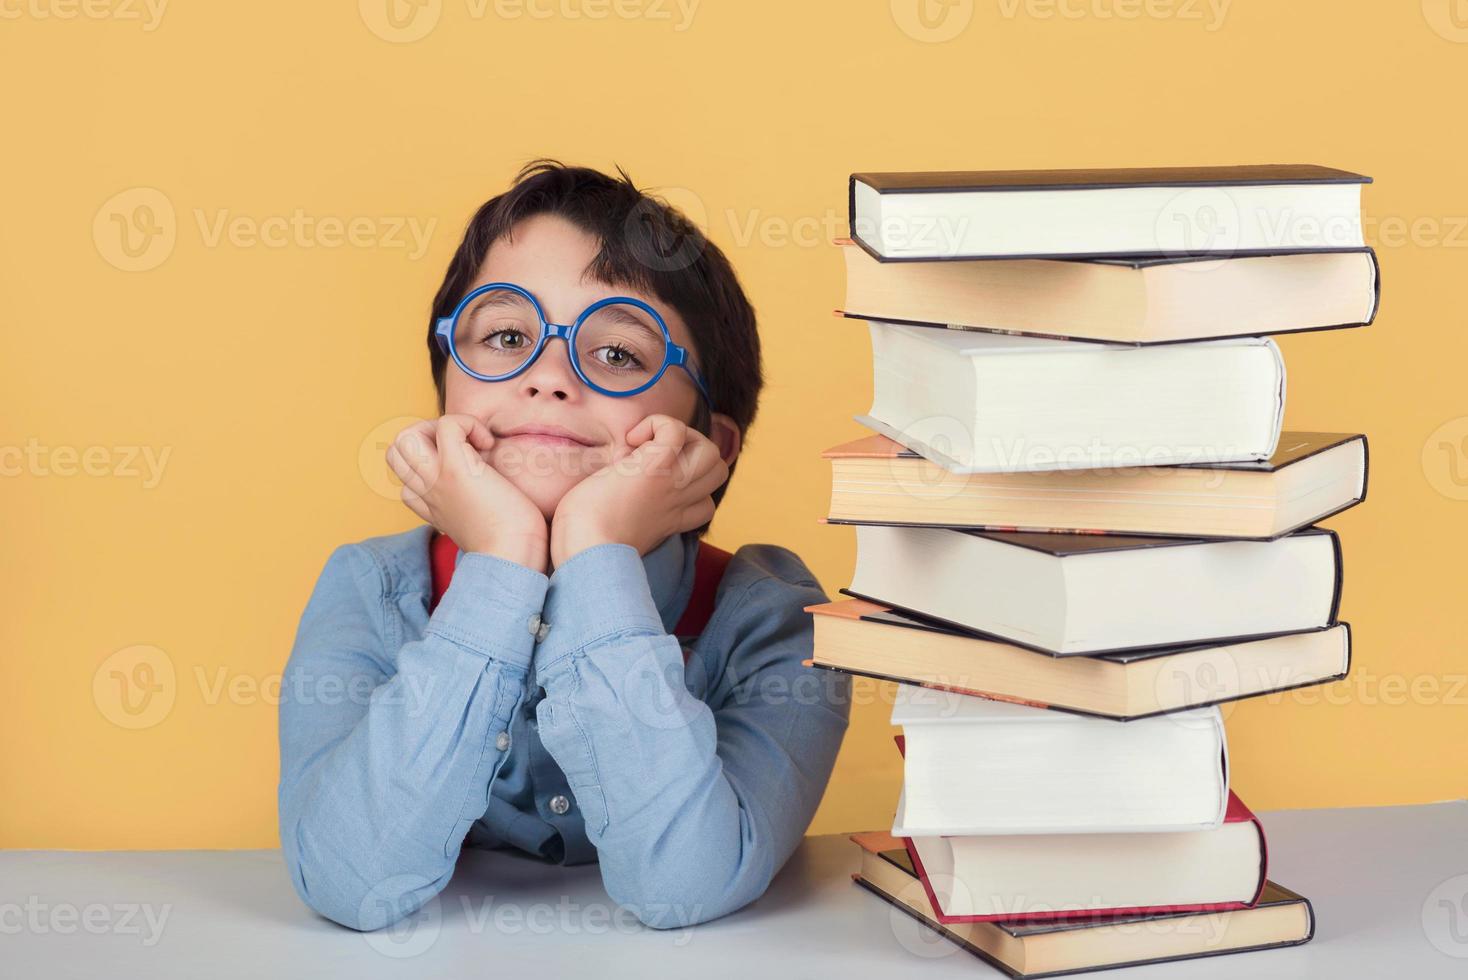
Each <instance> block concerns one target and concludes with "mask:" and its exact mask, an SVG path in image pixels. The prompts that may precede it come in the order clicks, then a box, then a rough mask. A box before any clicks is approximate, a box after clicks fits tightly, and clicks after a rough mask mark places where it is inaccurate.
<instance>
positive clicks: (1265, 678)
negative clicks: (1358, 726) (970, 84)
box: [809, 166, 1379, 976]
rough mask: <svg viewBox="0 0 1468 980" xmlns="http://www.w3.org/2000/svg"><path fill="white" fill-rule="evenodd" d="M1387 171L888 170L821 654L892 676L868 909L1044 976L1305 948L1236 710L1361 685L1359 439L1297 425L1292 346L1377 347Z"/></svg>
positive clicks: (1304, 912) (859, 315) (832, 662)
mask: <svg viewBox="0 0 1468 980" xmlns="http://www.w3.org/2000/svg"><path fill="white" fill-rule="evenodd" d="M1368 182H1369V178H1366V177H1362V176H1360V175H1357V174H1351V173H1346V172H1344V171H1339V170H1332V169H1329V168H1325V167H1315V166H1248V167H1224V168H1213V169H1151V170H1127V171H1085V172H1080V171H1074V172H1073V171H1038V172H1006V173H900V174H898V173H866V174H854V175H853V176H852V177H851V185H850V188H851V189H850V210H851V214H850V218H851V226H852V235H853V239H852V240H848V241H844V242H842V243H841V245H842V247H843V249H844V252H845V255H846V262H847V296H846V303H845V306H844V308H843V309H842V310H839V311H838V313H839V314H841V315H842V316H844V317H847V318H850V319H852V320H860V321H866V322H867V324H868V329H869V332H870V335H871V341H872V351H873V372H874V373H873V377H874V384H873V398H872V405H871V408H870V410H869V411H868V412H867V413H866V414H865V415H861V416H858V417H857V420H858V421H859V422H861V423H863V424H864V425H865V426H866V427H867V428H868V429H870V430H872V431H871V434H869V435H867V436H864V437H863V438H860V439H856V440H854V441H851V442H846V443H843V444H842V445H839V446H834V447H832V448H831V449H829V450H827V451H826V452H825V453H824V454H823V455H824V456H825V457H826V458H827V459H829V460H830V462H831V466H832V491H831V506H830V511H829V514H828V516H827V517H826V518H825V520H826V522H827V523H831V524H851V525H854V526H855V527H856V537H857V561H856V570H855V573H854V576H853V578H852V581H851V584H850V587H849V588H845V589H842V590H841V592H842V593H844V594H845V596H846V598H842V599H839V600H837V601H834V602H829V603H823V604H821V605H817V606H812V607H810V608H809V611H810V612H811V613H813V614H814V622H815V640H814V651H813V655H812V660H811V663H812V664H814V665H815V666H819V667H825V668H829V669H833V670H844V671H848V672H851V673H855V674H861V675H866V676H869V677H875V678H881V679H884V680H890V681H896V682H898V683H897V689H896V697H895V701H894V705H893V710H892V724H893V725H895V726H898V727H900V728H901V730H902V733H901V734H900V735H898V736H897V737H896V738H895V742H896V743H897V749H898V750H899V751H900V752H902V757H903V787H902V792H901V795H900V797H899V799H898V800H897V804H896V812H895V817H894V820H893V824H892V826H891V828H890V829H883V830H879V831H873V832H869V833H862V834H856V835H854V836H853V838H852V840H853V841H855V843H856V844H857V845H858V848H859V851H860V858H861V868H860V871H859V872H858V873H857V874H855V875H854V878H855V879H856V881H857V882H858V883H859V884H860V885H862V886H863V887H865V888H867V889H869V890H870V891H872V892H874V893H876V894H877V895H880V896H881V897H883V898H884V899H886V900H887V901H889V902H890V903H892V905H893V906H895V907H896V908H898V909H901V910H902V911H903V912H905V913H907V914H908V915H911V916H913V917H914V918H916V919H918V920H920V921H921V922H923V923H926V924H927V925H929V926H931V927H932V928H933V929H934V930H937V931H938V932H939V933H941V934H942V935H943V936H945V937H947V938H948V939H950V940H952V941H953V942H954V943H956V944H958V945H959V946H960V947H962V948H964V949H967V950H969V951H971V952H973V953H975V954H977V955H978V956H980V957H982V958H983V959H985V960H987V961H989V962H990V963H992V964H993V965H996V966H998V967H999V968H1001V969H1003V970H1004V971H1006V972H1008V973H1010V974H1012V975H1015V976H1042V975H1052V974H1057V973H1068V972H1076V971H1082V970H1092V969H1102V968H1107V967H1115V966H1122V965H1130V964H1137V963H1151V962H1160V961H1166V960H1172V959H1180V958H1188V957H1195V956H1207V955H1216V954H1220V953H1229V952H1239V951H1243V950H1257V949H1264V948H1269V947H1276V946H1287V945H1294V944H1298V943H1303V942H1306V941H1308V940H1309V938H1310V937H1311V935H1312V934H1313V931H1314V913H1313V910H1312V909H1311V907H1310V904H1309V902H1308V901H1306V900H1305V899H1304V898H1302V897H1301V896H1299V895H1297V894H1295V893H1294V892H1291V891H1289V890H1288V889H1286V888H1284V887H1283V886H1281V885H1279V884H1276V883H1274V882H1272V881H1270V880H1269V879H1268V877H1267V862H1266V854H1267V850H1266V846H1265V838H1264V830H1263V827H1262V826H1261V825H1260V823H1259V821H1258V820H1257V819H1255V817H1254V815H1253V814H1252V813H1251V812H1250V811H1249V808H1248V807H1247V806H1246V805H1245V804H1244V802H1243V801H1242V800H1240V799H1239V798H1238V796H1236V795H1235V794H1234V793H1233V792H1232V791H1231V790H1230V788H1229V766H1228V748H1227V740H1226V737H1225V733H1224V725H1223V717H1222V713H1221V711H1220V709H1219V705H1220V704H1224V703H1226V702H1231V701H1234V700H1237V699H1240V698H1249V697H1257V696H1259V695H1263V694H1269V693H1273V692H1280V691H1285V690H1289V689H1292V688H1299V687H1304V686H1308V685H1315V684H1323V683H1326V682H1329V681H1332V680H1337V679H1339V678H1342V677H1344V676H1346V673H1347V671H1348V670H1349V667H1350V661H1351V632H1350V627H1349V625H1348V624H1346V623H1344V622H1340V621H1339V620H1338V618H1337V612H1338V609H1339V606H1340V596H1341V546H1340V541H1339V539H1338V537H1337V536H1336V534H1335V533H1334V532H1333V531H1330V530H1328V529H1326V528H1322V527H1319V526H1317V522H1318V521H1320V520H1322V519H1324V518H1326V517H1328V516H1330V515H1332V514H1335V513H1337V512H1339V511H1342V510H1344V509H1346V508H1348V507H1351V506H1354V505H1355V504H1357V503H1359V502H1361V501H1362V500H1363V499H1364V498H1365V495H1366V474H1367V446H1366V439H1365V437H1364V436H1362V435H1359V434H1353V433H1330V432H1290V431H1283V432H1282V431H1281V426H1282V421H1283V415H1284V400H1285V370H1284V363H1283V360H1282V358H1281V356H1280V351H1279V348H1278V346H1277V345H1276V343H1275V341H1274V340H1272V339H1270V336H1269V335H1271V334H1278V333H1287V332H1295V331H1304V330H1325V329H1332V328H1342V327H1354V326H1362V325H1365V324H1367V323H1370V322H1371V320H1372V319H1373V318H1374V316H1375V313H1376V309H1377V305H1378V300H1379V284H1378V267H1377V263H1376V257H1375V254H1374V253H1373V252H1372V250H1371V249H1370V248H1368V247H1366V245H1365V244H1364V242H1363V240H1362V237H1361V221H1360V191H1361V186H1362V185H1363V184H1365V183H1368Z"/></svg>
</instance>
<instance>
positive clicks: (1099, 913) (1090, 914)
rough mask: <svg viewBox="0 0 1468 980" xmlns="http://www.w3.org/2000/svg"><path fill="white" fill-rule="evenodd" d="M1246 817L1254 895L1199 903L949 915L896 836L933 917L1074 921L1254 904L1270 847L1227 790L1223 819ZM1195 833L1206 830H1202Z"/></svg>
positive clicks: (914, 855)
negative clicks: (1253, 849)
mask: <svg viewBox="0 0 1468 980" xmlns="http://www.w3.org/2000/svg"><path fill="white" fill-rule="evenodd" d="M893 740H894V741H895V742H896V743H897V751H898V752H903V751H904V749H905V747H906V745H905V742H904V739H903V737H902V736H901V735H896V736H893ZM1245 820H1247V821H1249V822H1250V823H1252V824H1253V825H1254V831H1255V832H1256V833H1257V834H1258V835H1259V883H1258V884H1257V885H1256V886H1255V888H1254V895H1253V897H1251V898H1250V899H1249V900H1248V901H1247V902H1212V903H1207V904H1202V905H1153V906H1127V907H1117V908H1095V909H1050V910H1046V911H1035V912H1029V913H1024V912H1019V913H1015V912H1003V913H998V914H994V915H949V914H948V913H946V912H944V911H943V907H942V906H941V905H939V904H938V896H937V895H935V894H934V893H933V886H932V885H931V884H930V883H929V882H928V873H927V871H925V870H924V869H923V862H922V860H921V859H920V858H919V857H918V852H917V848H916V847H914V846H913V843H912V839H911V838H908V837H897V838H895V839H896V840H899V841H901V842H902V844H903V846H904V847H905V848H906V849H907V856H908V859H909V860H910V861H912V866H913V868H914V870H916V871H917V876H918V880H919V881H921V882H922V884H923V891H924V893H926V894H927V896H928V904H929V905H931V906H932V908H933V915H934V917H935V918H936V919H937V920H938V921H939V922H941V923H943V924H945V925H949V924H952V923H955V922H1058V921H1062V920H1064V921H1074V920H1077V919H1088V918H1096V919H1109V918H1113V917H1115V916H1120V915H1126V916H1133V915H1163V914H1168V913H1183V912H1228V911H1233V910H1236V909H1248V908H1253V907H1254V906H1255V905H1257V904H1258V902H1259V897H1260V895H1262V894H1263V892H1264V882H1265V875H1266V872H1267V871H1268V868H1269V848H1268V846H1267V843H1266V841H1265V838H1264V825H1263V824H1261V823H1260V822H1259V818H1258V817H1256V816H1255V815H1254V812H1253V811H1252V810H1250V809H1249V808H1248V807H1247V806H1245V805H1244V801H1243V800H1241V799H1239V798H1238V796H1236V795H1235V794H1234V792H1233V790H1229V793H1228V807H1227V809H1226V810H1225V811H1224V817H1223V822H1224V823H1226V824H1228V823H1239V822H1242V821H1245ZM1197 832H1198V833H1205V834H1206V833H1209V831H1206V830H1202V831H1197Z"/></svg>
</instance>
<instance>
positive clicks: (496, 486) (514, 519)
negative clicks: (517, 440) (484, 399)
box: [387, 415, 550, 573]
mask: <svg viewBox="0 0 1468 980" xmlns="http://www.w3.org/2000/svg"><path fill="white" fill-rule="evenodd" d="M493 445H494V436H493V435H492V434H491V433H490V431H489V429H487V428H486V427H485V425H484V423H482V422H480V421H479V420H478V419H476V418H474V417H473V416H469V415H445V416H443V417H442V418H440V419H437V420H434V421H424V422H418V423H415V424H413V425H410V426H408V427H407V428H406V429H404V430H403V431H402V432H400V433H398V437H397V438H396V439H395V440H393V444H392V445H391V446H389V447H388V450H387V462H388V465H389V466H391V467H392V470H393V472H394V473H396V474H397V475H398V479H399V480H402V481H403V494H402V496H403V503H404V504H406V505H407V506H408V509H409V510H411V511H412V512H413V513H415V514H417V515H418V516H419V517H421V518H423V520H425V521H427V522H428V523H429V524H432V525H433V526H434V527H436V528H438V530H440V531H442V532H443V533H444V534H447V535H448V536H449V537H450V538H452V539H453V540H454V543H455V544H457V545H458V546H459V547H460V548H462V549H463V550H464V551H475V552H482V553H484V554H490V555H497V556H498V557H500V558H504V559H507V560H509V561H513V562H518V563H519V564H521V565H524V566H526V567H527V568H530V569H533V570H535V571H537V572H542V573H544V572H545V571H546V568H547V562H548V561H549V537H550V535H549V529H548V528H547V526H546V522H545V515H543V514H542V513H541V512H540V508H539V507H537V506H536V505H535V504H534V503H532V502H531V500H530V498H529V497H527V496H525V494H523V493H522V492H521V491H520V489H519V488H518V487H516V486H515V485H514V484H513V483H511V482H510V481H509V480H507V479H505V477H504V475H503V474H501V473H499V472H498V471H496V470H495V468H494V467H493V466H491V465H490V464H489V462H488V457H487V454H488V452H489V449H490V447H491V446H493Z"/></svg>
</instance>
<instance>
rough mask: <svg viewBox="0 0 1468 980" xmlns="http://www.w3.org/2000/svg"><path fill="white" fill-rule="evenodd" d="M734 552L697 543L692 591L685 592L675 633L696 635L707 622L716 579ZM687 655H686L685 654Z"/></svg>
mask: <svg viewBox="0 0 1468 980" xmlns="http://www.w3.org/2000/svg"><path fill="white" fill-rule="evenodd" d="M732 557H733V556H732V555H731V554H729V552H727V551H724V550H723V549H722V548H715V547H714V546H713V545H711V544H709V543H708V542H707V541H700V542H699V543H698V556H697V557H696V558H694V560H693V592H692V593H691V594H690V595H689V596H688V605H687V606H685V607H684V609H683V615H682V616H680V617H679V618H678V625H676V626H674V627H673V633H674V635H676V636H697V635H698V634H700V633H702V632H703V628H704V627H705V626H706V625H708V621H709V617H710V616H712V615H713V614H714V594H715V593H716V592H718V591H719V580H720V579H722V578H723V577H724V566H726V565H728V564H729V559H730V558H732ZM685 659H686V656H685Z"/></svg>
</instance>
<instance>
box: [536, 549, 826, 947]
mask: <svg viewBox="0 0 1468 980" xmlns="http://www.w3.org/2000/svg"><path fill="white" fill-rule="evenodd" d="M792 557H793V556H792ZM796 564H797V565H798V564H799V563H798V560H796ZM799 567H800V568H801V569H802V570H803V568H804V566H803V565H802V566H799ZM733 568H734V564H733V563H731V565H730V569H731V570H732V569H733ZM731 574H732V572H730V573H726V576H728V575H731ZM800 579H801V580H799V581H788V580H785V579H782V578H779V577H772V576H768V575H766V576H760V577H749V576H744V577H743V581H740V582H738V583H731V585H730V587H729V588H726V589H724V590H723V591H722V592H721V594H720V598H719V609H718V610H717V611H716V613H715V616H714V618H713V619H712V620H711V621H710V626H709V631H706V635H705V637H704V640H703V641H702V642H705V643H707V642H714V643H720V644H724V645H725V646H727V647H728V648H729V654H728V666H727V668H726V670H725V672H724V676H723V677H722V678H718V679H715V680H714V681H712V682H711V697H710V701H711V703H712V704H713V705H715V706H711V705H710V704H706V703H704V702H703V701H701V700H699V699H698V698H696V697H694V696H693V695H692V694H691V693H689V691H688V688H687V687H686V686H685V681H684V663H683V654H682V648H681V647H680V645H679V643H678V640H677V638H675V637H673V636H670V635H668V633H667V632H666V631H665V630H664V628H663V626H662V620H661V618H660V616H659V615H658V611H657V608H656V604H655V603H654V601H653V597H652V594H651V590H650V589H649V586H648V582H647V576H646V572H645V569H644V567H643V564H642V561H641V559H640V557H639V556H638V554H637V551H636V549H634V548H632V547H631V546H629V545H625V544H618V543H606V544H600V545H595V546H593V547H591V548H587V549H586V550H585V551H582V552H580V553H578V554H577V555H575V556H573V557H572V558H571V559H569V560H568V561H567V562H566V563H565V564H564V565H562V566H561V567H559V568H557V569H556V570H555V572H554V573H553V574H552V575H551V577H550V588H549V594H548V596H547V604H546V619H547V621H548V622H549V623H550V629H549V632H548V633H547V634H546V637H545V639H544V640H543V641H542V642H541V644H540V647H539V649H538V651H537V653H536V670H537V675H538V677H539V679H540V682H541V684H542V685H543V686H544V687H545V691H546V695H545V698H544V699H543V700H542V701H541V702H540V704H539V705H537V706H536V717H537V722H538V725H539V731H540V736H541V741H542V742H543V743H544V744H545V746H546V748H547V750H548V751H549V752H550V753H551V755H552V756H553V757H554V758H555V760H556V762H557V764H558V765H560V767H561V769H562V771H563V772H565V774H566V778H567V782H568V784H569V785H570V787H571V790H572V792H573V793H574V794H575V797H576V802H577V805H579V806H580V807H581V810H582V816H583V818H584V819H585V822H586V833H587V837H588V839H589V840H590V841H591V842H592V843H593V844H594V845H595V846H596V848H597V855H598V861H599V864H600V866H601V874H602V881H603V884H604V885H605V886H606V889H607V893H608V894H609V895H610V896H611V897H612V898H613V900H615V901H617V902H618V903H619V904H622V905H625V906H628V907H629V908H630V909H631V910H632V911H634V912H635V913H636V914H637V915H638V917H639V919H641V921H643V922H644V923H645V924H647V925H650V926H653V927H657V928H678V927H682V926H687V925H691V924H694V923H697V922H702V921H706V920H708V919H712V918H716V917H718V916H721V915H724V914H726V913H729V912H732V911H734V910H736V909H739V908H742V907H743V906H744V905H746V904H747V903H749V902H751V901H753V900H754V899H756V898H758V897H759V896H760V895H762V894H763V893H764V891H765V889H766V887H767V886H768V885H769V883H770V880H771V879H772V878H773V877H774V874H775V872H776V871H778V870H779V869H780V867H781V866H782V865H783V864H784V863H785V861H786V860H787V859H788V858H789V856H790V855H791V853H792V852H793V851H794V850H795V848H796V846H797V845H798V844H799V843H800V840H801V838H802V836H803V835H804V833H805V830H806V828H807V827H808V826H809V824H810V820H811V817H812V816H813V815H814V813H815V810H816V807H817V805H818V804H819V803H820V800H821V796H822V794H823V793H824V791H825V787H826V782H827V780H828V778H829V777H830V774H831V769H832V767H833V765H834V764H835V759H836V753H837V751H838V749H839V748H840V745H841V740H842V738H843V736H844V734H845V731H846V726H847V722H848V719H849V714H850V707H851V698H850V678H849V677H848V676H847V675H845V674H841V673H838V672H835V671H823V670H816V669H813V668H809V667H805V666H804V665H803V664H802V661H803V660H804V659H806V658H808V657H809V656H810V653H811V635H812V625H811V617H810V614H809V613H806V612H804V611H803V607H804V606H807V605H810V604H812V603H817V602H823V601H825V599H826V596H825V593H824V592H822V591H821V588H820V586H819V585H818V584H816V583H815V581H814V580H813V579H810V578H809V577H808V573H807V575H806V576H800Z"/></svg>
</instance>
